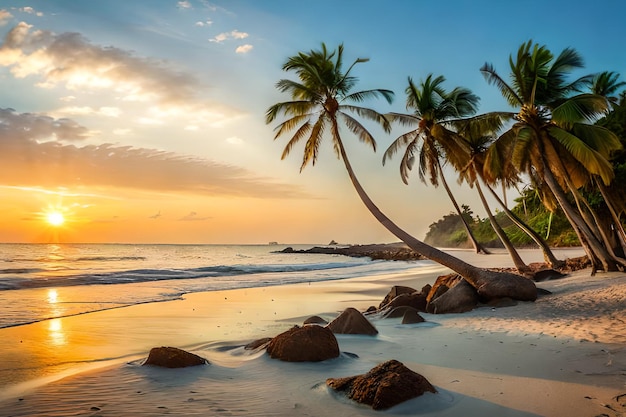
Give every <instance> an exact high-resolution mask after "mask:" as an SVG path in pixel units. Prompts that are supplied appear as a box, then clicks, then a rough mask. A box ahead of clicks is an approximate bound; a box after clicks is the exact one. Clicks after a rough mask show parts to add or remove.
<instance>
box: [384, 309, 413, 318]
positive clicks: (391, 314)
mask: <svg viewBox="0 0 626 417" xmlns="http://www.w3.org/2000/svg"><path fill="white" fill-rule="evenodd" d="M411 309H412V310H415V309H414V308H413V307H409V306H400V307H396V308H392V309H388V310H385V311H384V312H383V314H382V317H383V318H384V319H395V318H398V317H403V316H404V313H406V312H407V311H408V310H411Z"/></svg>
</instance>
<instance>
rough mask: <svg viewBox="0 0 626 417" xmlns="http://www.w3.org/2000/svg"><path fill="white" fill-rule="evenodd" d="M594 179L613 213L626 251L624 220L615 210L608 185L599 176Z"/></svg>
mask: <svg viewBox="0 0 626 417" xmlns="http://www.w3.org/2000/svg"><path fill="white" fill-rule="evenodd" d="M594 181H595V183H596V185H597V187H598V190H600V194H601V195H602V198H603V199H604V203H605V204H606V206H607V207H608V209H609V212H610V213H611V217H612V218H613V225H614V227H615V229H616V231H617V236H618V241H619V244H620V245H621V247H622V252H624V253H626V231H625V230H624V226H623V225H622V221H621V220H620V218H619V215H618V214H617V210H615V206H614V205H613V202H612V201H611V200H610V196H609V194H608V192H607V189H606V186H605V185H604V184H603V183H602V181H601V180H600V181H598V179H597V178H594Z"/></svg>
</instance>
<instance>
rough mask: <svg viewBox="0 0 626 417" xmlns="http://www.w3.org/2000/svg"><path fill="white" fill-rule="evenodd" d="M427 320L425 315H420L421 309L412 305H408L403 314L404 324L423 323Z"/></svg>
mask: <svg viewBox="0 0 626 417" xmlns="http://www.w3.org/2000/svg"><path fill="white" fill-rule="evenodd" d="M425 321H426V320H424V317H422V316H420V313H419V311H417V310H416V309H414V308H411V307H408V309H407V310H406V311H405V312H404V316H402V324H415V323H423V322H425Z"/></svg>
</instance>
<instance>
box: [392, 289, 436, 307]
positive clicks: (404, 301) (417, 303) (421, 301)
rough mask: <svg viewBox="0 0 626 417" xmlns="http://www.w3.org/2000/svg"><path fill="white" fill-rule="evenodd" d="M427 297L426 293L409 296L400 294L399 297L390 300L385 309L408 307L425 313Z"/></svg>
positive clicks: (414, 293) (415, 293)
mask: <svg viewBox="0 0 626 417" xmlns="http://www.w3.org/2000/svg"><path fill="white" fill-rule="evenodd" d="M427 295H428V294H427V293H426V294H424V293H421V292H413V293H411V294H409V293H404V294H400V295H399V296H397V297H396V298H394V299H393V300H391V302H390V303H388V304H387V305H386V306H385V308H391V309H393V308H396V307H401V306H409V307H413V308H414V309H416V310H419V311H426V304H427V303H426V297H427Z"/></svg>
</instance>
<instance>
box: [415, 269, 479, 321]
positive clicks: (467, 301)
mask: <svg viewBox="0 0 626 417" xmlns="http://www.w3.org/2000/svg"><path fill="white" fill-rule="evenodd" d="M436 287H437V284H436V283H435V286H434V287H433V290H432V291H435V293H436V292H437V289H436ZM445 287H447V285H446V286H445ZM440 292H441V291H440ZM477 305H478V294H477V293H476V290H475V289H474V287H472V286H471V285H470V284H469V283H468V282H467V281H465V280H464V279H462V278H461V279H459V280H453V286H452V287H449V289H448V290H447V291H445V292H443V293H442V294H441V295H439V296H437V297H436V298H431V301H430V302H429V303H428V306H427V310H428V312H429V313H433V314H446V313H464V312H466V311H471V310H473V309H474V308H475V307H476V306H477Z"/></svg>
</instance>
